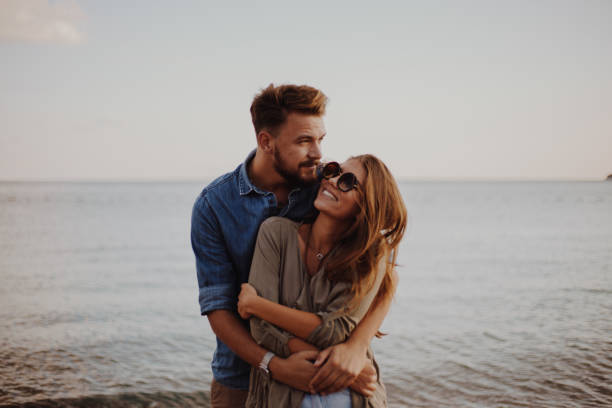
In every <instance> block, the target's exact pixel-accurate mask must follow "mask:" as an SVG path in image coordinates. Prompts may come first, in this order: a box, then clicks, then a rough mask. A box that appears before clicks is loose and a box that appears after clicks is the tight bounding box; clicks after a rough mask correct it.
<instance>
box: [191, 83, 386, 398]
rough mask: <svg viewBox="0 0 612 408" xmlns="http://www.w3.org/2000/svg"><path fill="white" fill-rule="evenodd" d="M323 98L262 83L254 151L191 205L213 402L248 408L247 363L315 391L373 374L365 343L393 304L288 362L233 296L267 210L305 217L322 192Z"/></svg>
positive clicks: (358, 384)
mask: <svg viewBox="0 0 612 408" xmlns="http://www.w3.org/2000/svg"><path fill="white" fill-rule="evenodd" d="M326 104H327V97H326V96H325V95H324V94H323V93H322V92H321V91H319V90H317V89H315V88H312V87H309V86H296V85H282V86H274V85H270V86H269V87H267V88H266V89H264V90H263V91H262V92H261V93H260V94H258V95H257V96H256V97H255V99H254V100H253V103H252V105H251V118H252V121H253V126H254V127H255V133H256V137H257V148H256V150H255V151H253V152H251V154H249V156H248V157H247V159H246V160H245V162H244V163H242V164H241V165H240V166H238V168H236V170H234V171H233V172H231V173H227V174H225V175H223V176H221V177H219V178H217V179H216V180H215V181H213V182H212V183H211V184H209V185H208V186H207V187H206V188H205V189H204V190H203V191H202V193H201V194H200V195H199V197H198V199H197V200H196V202H195V204H194V207H193V214H192V229H191V242H192V247H193V251H194V254H195V257H196V267H197V277H198V286H199V302H200V311H201V314H202V315H206V316H207V317H208V321H209V323H210V325H211V328H212V329H213V331H214V332H215V335H216V336H217V349H216V350H215V354H214V356H213V361H212V370H213V377H214V378H213V381H212V386H211V403H212V406H213V407H240V406H244V401H245V399H246V395H247V390H248V386H249V371H250V366H254V367H260V368H261V369H263V370H266V371H268V370H269V372H270V374H271V375H272V377H273V378H274V379H275V380H277V381H280V382H282V383H285V384H288V385H290V386H292V387H295V388H298V389H301V390H304V391H313V392H314V391H316V392H323V393H330V392H335V391H337V390H339V389H341V388H344V387H347V386H349V385H350V384H353V385H352V387H353V388H354V389H356V390H358V391H359V392H361V393H362V394H364V395H367V394H368V392H371V390H372V387H373V383H374V381H375V380H376V372H375V370H374V368H373V366H372V365H371V363H368V360H367V358H366V350H367V347H368V346H369V343H370V340H371V339H372V337H373V336H374V334H375V333H376V332H377V330H378V327H379V326H380V324H381V323H382V319H383V318H384V315H386V313H387V311H388V306H389V304H388V303H383V304H381V305H378V306H377V307H376V308H374V309H372V310H371V311H370V312H369V313H368V315H367V316H366V317H365V318H364V319H363V320H362V321H361V323H360V324H359V325H358V326H357V328H356V329H355V330H354V332H353V334H352V335H351V338H350V339H349V340H347V342H346V343H343V344H340V345H337V346H334V347H331V348H329V349H326V350H325V351H323V352H321V353H316V352H300V353H296V354H293V355H292V356H290V357H289V358H287V359H283V358H280V357H277V356H273V355H271V353H268V351H267V350H265V349H264V348H262V347H261V346H259V345H258V344H257V343H256V342H255V341H254V340H253V338H252V337H251V336H250V334H249V331H248V322H246V321H244V320H242V319H240V317H239V316H238V314H237V296H238V293H239V292H240V285H241V284H242V283H244V282H247V280H248V274H249V269H250V266H251V258H252V255H253V249H254V245H255V240H256V238H257V231H258V229H259V225H260V224H261V223H262V222H263V221H264V220H265V219H266V218H268V217H270V216H282V217H288V218H291V219H293V220H302V219H303V218H304V217H306V216H308V215H309V214H310V213H311V212H312V209H313V208H312V203H313V200H314V197H315V195H316V192H317V189H318V184H317V178H316V166H317V164H318V163H319V161H320V160H321V157H322V155H321V142H322V141H323V138H324V137H325V134H326V132H325V126H324V123H323V119H322V116H323V115H324V113H325V107H326ZM317 356H318V358H317ZM315 358H317V361H315V363H314V364H313V363H312V362H311V360H314V359H315ZM356 379H357V381H355V380H356Z"/></svg>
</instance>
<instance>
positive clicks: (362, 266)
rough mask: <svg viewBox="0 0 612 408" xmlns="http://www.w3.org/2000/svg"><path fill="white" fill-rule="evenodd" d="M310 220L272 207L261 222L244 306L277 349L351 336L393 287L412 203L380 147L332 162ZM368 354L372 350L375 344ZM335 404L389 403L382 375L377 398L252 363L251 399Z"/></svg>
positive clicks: (257, 332)
mask: <svg viewBox="0 0 612 408" xmlns="http://www.w3.org/2000/svg"><path fill="white" fill-rule="evenodd" d="M323 177H324V178H323V180H322V182H321V187H320V189H319V193H318V195H317V197H316V199H315V202H314V206H315V208H316V209H317V210H318V211H319V214H318V215H317V218H316V219H315V221H314V222H313V223H312V224H300V223H296V222H293V221H291V220H288V219H286V218H280V217H272V218H269V219H268V220H266V221H265V222H264V223H263V224H262V225H261V227H260V230H259V234H258V237H257V242H256V245H255V252H254V255H253V262H252V265H251V272H250V276H249V284H243V287H242V291H241V293H240V296H239V302H238V311H239V313H240V315H241V316H242V317H243V318H249V317H252V319H251V322H250V324H251V334H252V335H253V338H254V339H255V340H256V341H257V342H258V343H259V344H261V345H262V346H264V347H265V348H267V349H268V350H271V351H272V352H274V353H275V354H276V355H279V356H281V357H288V356H289V355H290V354H291V353H295V352H298V351H301V350H315V349H324V348H327V347H329V346H331V345H334V344H337V343H340V342H343V341H345V340H346V339H347V338H348V336H349V335H350V333H351V331H352V330H353V328H354V327H355V326H356V325H357V323H358V322H359V321H360V320H361V318H363V316H364V315H365V314H366V312H367V311H368V309H369V307H370V305H371V304H372V302H374V303H376V302H380V301H382V300H388V299H389V298H390V297H392V296H393V293H394V291H395V286H396V282H397V278H396V275H395V271H394V266H395V260H396V257H397V246H398V244H399V242H400V240H401V238H402V236H403V233H404V229H405V226H406V218H407V217H406V208H405V206H404V203H403V200H402V198H401V195H400V192H399V189H398V187H397V184H396V183H395V180H394V179H393V177H392V176H391V173H390V172H389V170H388V169H387V167H386V166H385V165H384V164H383V163H382V162H381V161H380V160H379V159H377V158H376V157H375V156H372V155H362V156H357V157H353V158H351V159H349V160H348V161H346V162H345V163H343V164H342V166H340V165H338V163H335V162H332V163H328V164H327V165H326V166H325V167H324V169H323ZM370 356H371V354H370ZM317 402H318V403H321V402H322V403H324V404H327V405H326V406H334V407H351V406H353V407H366V406H370V407H379V406H385V405H386V397H385V391H384V387H383V385H382V383H381V382H380V377H379V381H378V384H377V388H376V390H374V393H373V395H372V396H371V397H370V398H365V397H363V396H361V395H360V394H358V393H356V392H354V391H349V390H343V391H341V392H339V393H334V394H330V395H328V396H320V395H314V396H313V395H310V394H307V393H304V392H302V391H300V390H296V389H293V388H291V387H289V386H286V385H284V384H281V383H278V382H276V381H274V380H272V379H270V378H269V376H267V375H266V374H265V373H264V372H263V371H262V370H259V369H255V368H253V369H252V370H251V382H250V387H249V397H248V400H247V406H249V407H295V408H297V407H300V406H302V407H310V406H316V405H313V404H314V403H317Z"/></svg>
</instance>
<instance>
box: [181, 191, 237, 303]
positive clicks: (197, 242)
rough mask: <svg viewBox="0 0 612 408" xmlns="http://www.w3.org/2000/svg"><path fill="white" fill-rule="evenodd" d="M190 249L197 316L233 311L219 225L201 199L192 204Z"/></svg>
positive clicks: (233, 284)
mask: <svg viewBox="0 0 612 408" xmlns="http://www.w3.org/2000/svg"><path fill="white" fill-rule="evenodd" d="M191 247H192V248H193V252H194V255H195V259H196V270H197V278H198V288H199V295H198V301H199V303H200V313H201V314H202V315H205V314H207V313H209V312H212V311H214V310H220V309H225V310H232V311H236V310H237V305H236V299H237V296H238V291H237V290H238V283H237V279H236V274H235V273H234V270H233V265H232V262H231V261H230V258H229V255H228V252H227V247H226V245H225V242H224V239H223V236H222V233H221V229H220V227H219V221H218V219H217V217H216V216H215V214H214V212H213V210H212V208H211V207H210V204H209V203H208V201H207V200H206V196H205V195H200V196H199V197H198V199H197V200H196V202H195V204H194V206H193V211H192V215H191Z"/></svg>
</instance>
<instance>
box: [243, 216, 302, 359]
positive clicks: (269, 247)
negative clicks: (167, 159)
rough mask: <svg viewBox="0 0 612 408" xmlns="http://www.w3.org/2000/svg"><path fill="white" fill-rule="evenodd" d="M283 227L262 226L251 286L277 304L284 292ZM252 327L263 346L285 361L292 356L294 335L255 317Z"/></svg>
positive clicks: (255, 338) (253, 333)
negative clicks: (291, 345) (290, 341)
mask: <svg viewBox="0 0 612 408" xmlns="http://www.w3.org/2000/svg"><path fill="white" fill-rule="evenodd" d="M281 227H282V225H281V223H279V222H275V221H274V220H273V219H270V220H267V221H265V222H264V223H262V225H261V227H260V228H259V232H258V234H257V241H256V242H255V251H254V253H253V260H252V262H251V271H250V273H249V283H250V284H251V285H252V286H253V287H254V288H255V290H256V291H257V294H258V295H259V296H261V297H263V298H266V299H268V300H270V301H272V302H276V303H279V290H280V276H279V275H280V265H281V245H282V238H281V236H280V234H281V232H282V231H281ZM250 326H251V336H253V339H254V340H255V341H256V342H257V343H258V344H259V345H261V346H262V347H264V348H266V349H268V350H270V351H272V352H273V353H275V354H277V355H279V356H281V357H288V356H289V355H290V354H291V353H290V351H289V346H288V344H287V343H288V342H289V339H291V338H292V337H293V335H292V334H291V333H289V332H286V331H284V330H282V329H280V328H279V327H277V326H275V325H273V324H271V323H269V322H267V321H265V320H262V319H260V318H258V317H255V316H253V317H251V320H250Z"/></svg>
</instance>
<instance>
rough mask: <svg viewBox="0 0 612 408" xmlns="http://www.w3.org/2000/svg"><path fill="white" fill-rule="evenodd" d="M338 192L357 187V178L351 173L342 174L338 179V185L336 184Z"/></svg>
mask: <svg viewBox="0 0 612 408" xmlns="http://www.w3.org/2000/svg"><path fill="white" fill-rule="evenodd" d="M336 185H337V186H338V189H339V190H340V191H344V192H347V191H350V190H352V189H353V188H355V186H356V185H357V178H356V177H355V175H354V174H353V173H344V174H343V175H341V176H340V178H339V179H338V183H337V184H336Z"/></svg>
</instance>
